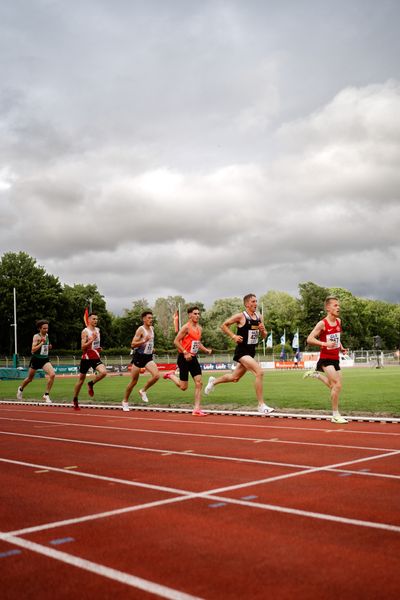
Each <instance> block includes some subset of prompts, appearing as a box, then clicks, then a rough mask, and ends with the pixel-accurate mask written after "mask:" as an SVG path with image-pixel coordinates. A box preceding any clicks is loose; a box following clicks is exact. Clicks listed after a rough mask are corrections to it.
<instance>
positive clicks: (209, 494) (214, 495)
mask: <svg viewBox="0 0 400 600" xmlns="http://www.w3.org/2000/svg"><path fill="white" fill-rule="evenodd" d="M399 453H400V451H396V452H392V453H390V454H389V455H387V456H391V455H397V454H399ZM380 458H383V456H382V455H376V456H370V457H369V458H363V459H358V460H355V461H346V462H341V463H337V464H333V465H325V466H324V467H317V468H311V469H307V470H303V471H299V472H297V473H289V474H285V475H278V476H273V477H268V478H264V479H260V480H256V481H249V482H246V483H241V484H235V485H231V486H224V487H220V488H215V489H211V490H206V491H204V492H189V491H187V490H176V493H178V494H180V496H179V497H178V498H169V499H166V500H160V501H155V502H151V503H147V504H143V505H135V506H133V507H126V508H122V509H115V510H112V511H106V512H103V513H98V514H97V515H87V516H85V517H77V519H76V520H74V519H68V520H65V521H61V522H60V521H59V522H56V523H53V524H47V525H39V526H36V527H33V528H32V527H30V528H26V529H24V530H19V531H17V532H15V531H14V532H9V533H3V534H2V536H7V535H11V536H12V535H22V533H24V534H26V533H32V532H34V531H35V532H36V531H42V530H44V529H52V528H55V527H61V526H64V525H66V524H74V523H79V522H84V521H88V520H97V519H100V518H105V517H110V516H115V515H118V514H124V513H126V512H133V511H137V510H143V509H144V508H153V507H154V506H160V505H161V504H171V503H174V502H178V501H185V500H192V499H198V498H202V499H206V500H212V501H216V502H225V503H228V504H240V505H243V506H251V507H253V508H254V507H256V508H260V509H264V510H273V511H274V512H283V513H287V514H293V515H301V516H304V517H308V518H314V519H322V520H327V521H335V522H341V523H344V524H349V525H358V526H362V527H370V528H375V529H384V530H387V531H394V532H396V533H400V526H397V525H392V524H390V523H378V522H374V521H364V520H362V519H349V518H347V517H339V516H337V515H331V514H328V513H317V512H314V511H306V510H301V509H296V508H289V507H283V506H280V505H272V504H264V503H261V502H259V503H257V502H246V501H245V500H240V499H239V500H237V499H235V498H230V497H227V496H218V494H222V493H226V492H231V491H236V490H239V489H243V488H246V487H247V488H248V487H254V486H257V485H263V484H266V483H272V482H275V481H280V480H283V479H289V478H294V477H299V476H302V475H308V474H312V473H316V472H321V471H331V470H332V469H335V468H338V467H340V466H345V465H348V464H356V463H360V462H364V461H366V460H379V459H380ZM0 460H3V459H0ZM4 462H13V463H15V464H20V463H19V461H4ZM23 466H28V467H30V468H37V467H38V466H42V465H34V464H30V463H25V464H23ZM49 469H50V470H55V471H60V472H62V473H64V474H65V473H68V474H69V475H72V476H81V477H89V478H94V479H104V480H107V481H108V480H109V479H110V478H108V477H104V476H99V475H93V474H89V473H80V472H77V471H65V470H64V469H57V468H55V467H54V468H53V467H49ZM120 482H121V483H123V482H124V480H120ZM126 483H127V484H128V485H132V486H138V487H148V488H149V489H157V488H158V489H160V491H164V488H163V486H155V485H153V484H143V483H138V482H132V481H127V482H126ZM171 489H172V488H171ZM0 539H1V536H0Z"/></svg>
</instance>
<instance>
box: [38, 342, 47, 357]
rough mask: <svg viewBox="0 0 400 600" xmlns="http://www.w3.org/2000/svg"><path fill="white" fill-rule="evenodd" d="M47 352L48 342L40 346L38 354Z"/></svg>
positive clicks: (45, 354)
mask: <svg viewBox="0 0 400 600" xmlns="http://www.w3.org/2000/svg"><path fill="white" fill-rule="evenodd" d="M48 353H49V344H43V346H42V347H41V348H40V354H42V355H44V356H47V355H48Z"/></svg>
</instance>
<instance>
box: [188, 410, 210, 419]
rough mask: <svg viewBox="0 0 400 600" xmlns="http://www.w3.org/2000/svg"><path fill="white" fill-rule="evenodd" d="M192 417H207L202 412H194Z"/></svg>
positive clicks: (206, 414)
mask: <svg viewBox="0 0 400 600" xmlns="http://www.w3.org/2000/svg"><path fill="white" fill-rule="evenodd" d="M192 415H193V416H195V417H208V413H205V412H203V411H202V410H194V411H193V412H192Z"/></svg>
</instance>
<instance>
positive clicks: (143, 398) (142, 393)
mask: <svg viewBox="0 0 400 600" xmlns="http://www.w3.org/2000/svg"><path fill="white" fill-rule="evenodd" d="M139 396H140V397H141V399H142V401H143V402H148V401H149V399H148V397H147V394H146V392H144V391H143V390H139Z"/></svg>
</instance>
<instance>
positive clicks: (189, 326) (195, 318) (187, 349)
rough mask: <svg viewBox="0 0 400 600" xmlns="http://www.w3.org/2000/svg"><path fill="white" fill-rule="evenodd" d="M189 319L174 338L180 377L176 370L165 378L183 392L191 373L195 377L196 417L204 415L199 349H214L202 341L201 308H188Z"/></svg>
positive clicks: (194, 412)
mask: <svg viewBox="0 0 400 600" xmlns="http://www.w3.org/2000/svg"><path fill="white" fill-rule="evenodd" d="M188 317H189V320H188V322H187V323H185V325H184V326H183V327H181V329H180V331H179V332H178V335H177V336H176V338H175V340H174V344H175V346H176V347H177V348H178V352H179V354H178V360H177V363H178V367H179V378H178V377H177V376H176V375H175V374H174V372H172V371H171V372H170V373H166V374H165V375H164V379H170V380H171V381H173V382H174V383H175V385H176V386H177V387H178V388H179V389H181V390H182V391H183V392H184V391H185V390H187V388H188V381H189V373H190V375H191V376H192V377H193V381H194V386H195V389H194V409H193V415H195V416H196V417H204V416H206V413H204V412H203V411H202V410H201V409H200V402H201V389H202V386H203V383H202V379H201V367H200V364H199V361H198V360H197V353H198V351H199V350H202V351H203V352H207V354H211V352H212V349H211V348H206V347H205V346H203V344H202V343H201V333H202V328H201V326H200V325H199V319H200V310H199V308H198V307H197V306H192V307H191V308H188Z"/></svg>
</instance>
